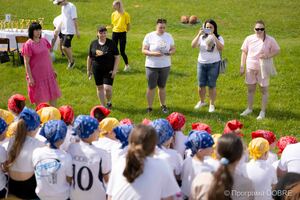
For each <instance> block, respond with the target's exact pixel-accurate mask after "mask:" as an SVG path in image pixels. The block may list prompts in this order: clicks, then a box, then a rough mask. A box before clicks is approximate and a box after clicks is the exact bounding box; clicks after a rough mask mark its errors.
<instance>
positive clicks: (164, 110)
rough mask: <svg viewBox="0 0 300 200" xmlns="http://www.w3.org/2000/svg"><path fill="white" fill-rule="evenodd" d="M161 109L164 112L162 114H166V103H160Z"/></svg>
mask: <svg viewBox="0 0 300 200" xmlns="http://www.w3.org/2000/svg"><path fill="white" fill-rule="evenodd" d="M161 111H162V112H163V113H164V114H167V113H168V112H169V110H168V108H167V106H166V105H162V106H161Z"/></svg>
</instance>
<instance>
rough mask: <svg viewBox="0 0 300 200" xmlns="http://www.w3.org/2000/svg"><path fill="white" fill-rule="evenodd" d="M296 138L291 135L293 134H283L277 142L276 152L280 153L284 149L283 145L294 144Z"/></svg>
mask: <svg viewBox="0 0 300 200" xmlns="http://www.w3.org/2000/svg"><path fill="white" fill-rule="evenodd" d="M297 142H298V141H297V138H296V137H293V136H284V137H281V138H279V140H278V142H277V147H278V153H279V154H280V153H282V152H283V150H284V149H285V147H286V146H287V145H289V144H296V143H297Z"/></svg>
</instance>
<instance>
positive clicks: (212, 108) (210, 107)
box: [208, 104, 215, 113]
mask: <svg viewBox="0 0 300 200" xmlns="http://www.w3.org/2000/svg"><path fill="white" fill-rule="evenodd" d="M208 112H210V113H213V112H215V106H214V105H211V104H210V105H209V109H208Z"/></svg>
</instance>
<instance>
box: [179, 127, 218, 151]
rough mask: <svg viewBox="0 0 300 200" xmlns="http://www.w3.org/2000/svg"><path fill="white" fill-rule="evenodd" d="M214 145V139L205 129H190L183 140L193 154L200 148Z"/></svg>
mask: <svg viewBox="0 0 300 200" xmlns="http://www.w3.org/2000/svg"><path fill="white" fill-rule="evenodd" d="M213 145H214V140H213V138H212V137H211V135H210V134H209V133H208V132H207V131H195V130H192V131H191V132H190V133H189V136H188V138H187V140H186V142H185V146H186V148H187V149H191V151H192V156H194V155H195V154H196V153H197V152H198V151H199V150H200V149H206V148H210V147H212V146H213Z"/></svg>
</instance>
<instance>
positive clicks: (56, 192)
mask: <svg viewBox="0 0 300 200" xmlns="http://www.w3.org/2000/svg"><path fill="white" fill-rule="evenodd" d="M40 134H41V135H42V136H43V137H45V138H46V140H47V141H46V142H47V144H48V145H47V146H45V147H40V148H36V149H35V150H34V151H33V153H32V163H33V166H34V173H35V179H36V183H37V186H36V189H35V192H36V194H37V195H38V197H39V198H40V199H43V200H67V199H69V197H70V185H71V183H72V173H73V172H72V158H71V156H70V155H69V154H68V153H66V152H65V151H63V150H60V149H59V147H60V145H61V144H62V143H63V142H64V139H65V137H66V134H67V125H66V124H65V122H64V121H62V120H50V121H48V122H47V123H45V124H44V126H43V127H42V129H41V131H40Z"/></svg>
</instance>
